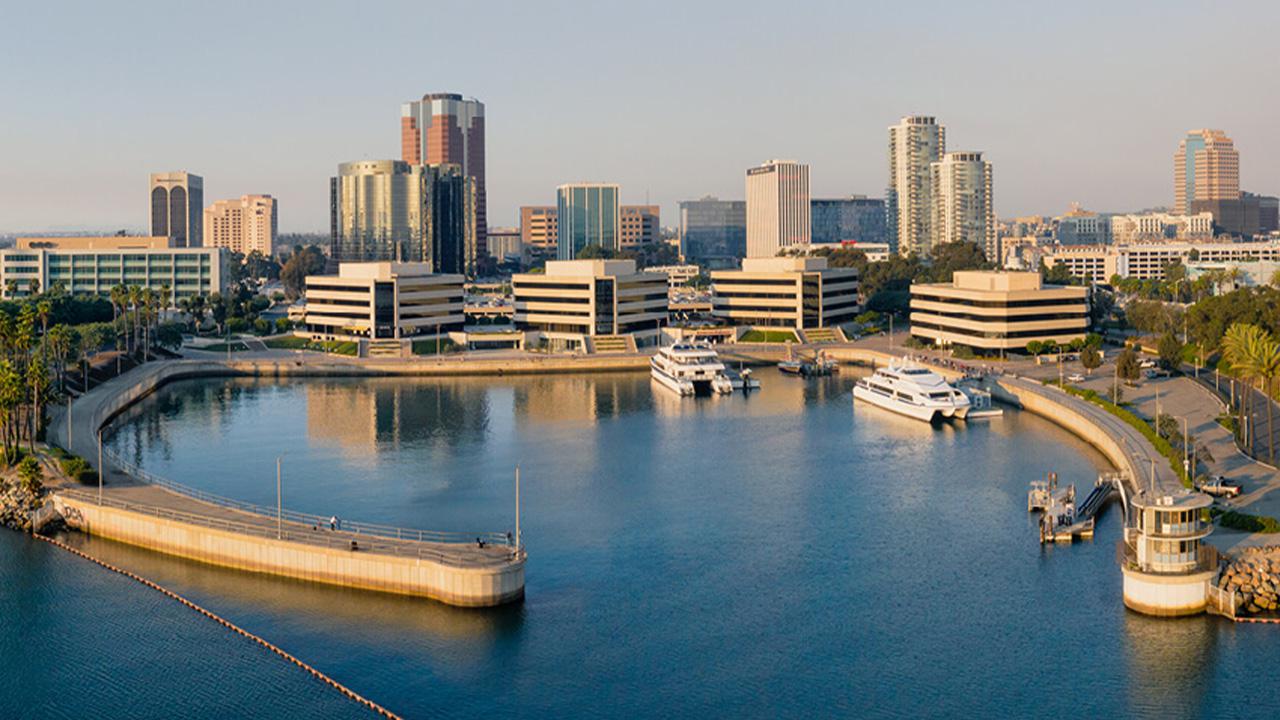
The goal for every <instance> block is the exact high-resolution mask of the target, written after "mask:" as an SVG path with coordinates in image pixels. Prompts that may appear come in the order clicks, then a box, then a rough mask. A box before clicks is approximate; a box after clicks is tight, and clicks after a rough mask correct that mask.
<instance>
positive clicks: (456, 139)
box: [400, 93, 489, 253]
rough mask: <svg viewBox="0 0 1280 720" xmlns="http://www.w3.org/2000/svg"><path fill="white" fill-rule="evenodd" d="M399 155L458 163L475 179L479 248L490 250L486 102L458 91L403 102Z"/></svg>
mask: <svg viewBox="0 0 1280 720" xmlns="http://www.w3.org/2000/svg"><path fill="white" fill-rule="evenodd" d="M400 159H401V160H403V161H404V162H407V163H409V164H410V165H457V166H459V167H461V168H462V174H463V175H464V176H466V177H469V178H471V179H472V180H474V181H475V216H476V218H475V226H476V240H475V243H476V251H477V252H478V253H483V252H486V251H487V245H486V235H485V233H486V232H487V231H488V227H489V225H488V223H489V215H488V195H487V194H486V191H485V179H484V164H485V160H484V103H482V102H480V101H479V100H476V99H475V98H464V97H462V96H461V95H457V94H455V93H429V94H427V95H423V96H422V99H421V100H414V101H412V102H407V103H404V104H403V105H401V106H400Z"/></svg>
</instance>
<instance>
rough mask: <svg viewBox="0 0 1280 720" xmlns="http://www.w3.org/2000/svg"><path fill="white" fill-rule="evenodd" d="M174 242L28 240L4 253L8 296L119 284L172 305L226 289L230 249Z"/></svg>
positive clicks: (0, 267) (105, 290)
mask: <svg viewBox="0 0 1280 720" xmlns="http://www.w3.org/2000/svg"><path fill="white" fill-rule="evenodd" d="M178 242H179V241H178V240H177V239H176V238H172V237H165V236H139V237H121V236H112V237H25V238H18V240H17V242H16V243H15V246H14V247H13V248H10V249H7V250H0V287H3V289H4V297H5V298H6V299H7V298H14V297H26V296H28V295H32V294H34V293H36V292H40V291H43V290H48V289H49V288H51V287H53V285H54V284H55V283H60V284H61V285H62V287H63V288H65V289H66V291H67V292H69V293H71V294H73V295H101V296H106V295H109V294H110V293H111V288H113V287H115V286H116V285H121V284H123V285H136V286H138V287H142V288H150V289H151V290H154V291H156V292H162V291H163V290H164V289H165V288H166V287H167V288H168V290H169V293H170V298H169V299H170V301H171V302H177V300H178V298H183V297H189V296H192V295H208V294H209V293H213V292H224V291H225V290H226V289H227V278H228V273H227V258H228V255H227V251H226V250H224V249H221V248H204V247H180V246H178V244H177V243H178Z"/></svg>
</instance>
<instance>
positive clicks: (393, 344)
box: [366, 340, 407, 358]
mask: <svg viewBox="0 0 1280 720" xmlns="http://www.w3.org/2000/svg"><path fill="white" fill-rule="evenodd" d="M406 345H407V344H406V343H405V342H404V341H403V340H370V341H369V342H368V346H367V348H366V353H367V354H366V357H371V358H402V357H407V355H406V353H405V350H406Z"/></svg>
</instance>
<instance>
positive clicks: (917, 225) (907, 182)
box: [885, 115, 947, 255]
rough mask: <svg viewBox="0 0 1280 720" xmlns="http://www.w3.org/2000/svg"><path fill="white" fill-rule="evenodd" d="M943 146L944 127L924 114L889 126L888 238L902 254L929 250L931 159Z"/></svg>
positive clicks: (905, 118) (940, 155) (886, 194)
mask: <svg viewBox="0 0 1280 720" xmlns="http://www.w3.org/2000/svg"><path fill="white" fill-rule="evenodd" d="M946 150H947V131H946V128H945V127H943V126H942V125H939V124H938V123H937V121H936V120H935V119H934V118H932V117H928V116H923V115H908V116H906V117H903V118H902V120H901V121H899V123H898V124H897V125H894V126H892V127H890V128H889V187H888V188H887V189H886V190H885V217H886V219H887V222H888V224H889V227H888V231H889V242H890V244H892V245H893V247H894V250H895V251H896V252H898V253H900V254H902V255H909V254H911V253H917V254H920V255H928V254H929V242H930V239H931V238H932V236H933V235H932V230H931V226H932V220H933V214H932V210H933V163H935V162H937V161H938V160H940V159H941V158H942V156H943V155H944V154H945V153H946Z"/></svg>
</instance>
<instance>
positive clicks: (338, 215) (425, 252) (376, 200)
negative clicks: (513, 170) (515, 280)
mask: <svg viewBox="0 0 1280 720" xmlns="http://www.w3.org/2000/svg"><path fill="white" fill-rule="evenodd" d="M475 189H476V187H475V180H474V179H472V178H469V177H467V176H466V175H464V174H463V171H462V166H461V165H456V164H443V165H411V164H409V163H406V162H401V161H398V160H364V161H360V162H351V163H343V164H341V165H339V166H338V175H337V177H334V178H331V179H330V187H329V193H330V215H331V217H330V224H331V234H332V243H333V247H332V253H331V257H332V258H333V259H334V260H335V261H337V262H397V263H425V264H427V265H428V266H429V267H430V269H431V271H432V272H438V273H452V274H469V273H471V272H473V271H474V268H475V260H476V257H477V251H478V250H477V244H476V237H477V236H476V227H477V226H476V214H475Z"/></svg>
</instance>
